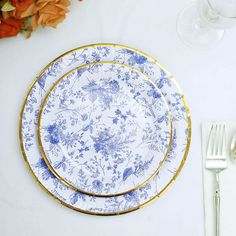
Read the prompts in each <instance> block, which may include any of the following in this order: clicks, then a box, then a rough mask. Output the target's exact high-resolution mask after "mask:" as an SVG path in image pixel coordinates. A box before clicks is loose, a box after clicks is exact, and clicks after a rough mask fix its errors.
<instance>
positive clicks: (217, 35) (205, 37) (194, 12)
mask: <svg viewBox="0 0 236 236" xmlns="http://www.w3.org/2000/svg"><path fill="white" fill-rule="evenodd" d="M176 27H177V33H178V36H179V38H180V39H181V40H182V41H183V43H184V44H186V45H187V46H189V47H191V48H196V49H203V50H204V49H209V48H212V47H214V46H216V45H217V44H218V42H219V41H220V40H221V39H222V38H223V35H224V30H221V29H214V28H212V27H210V26H208V24H207V22H205V21H204V20H203V19H201V18H200V15H199V13H198V9H197V4H196V3H192V4H191V5H189V6H187V7H185V8H184V9H183V10H182V11H181V12H180V14H179V16H178V19H177V26H176Z"/></svg>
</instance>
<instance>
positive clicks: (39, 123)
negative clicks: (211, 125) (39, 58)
mask: <svg viewBox="0 0 236 236" xmlns="http://www.w3.org/2000/svg"><path fill="white" fill-rule="evenodd" d="M106 64H108V65H109V64H110V65H113V64H114V65H119V66H123V67H127V68H129V69H131V70H133V71H135V72H136V73H138V74H141V75H142V76H143V77H144V80H146V81H148V82H150V83H151V84H152V85H153V86H154V87H155V88H156V89H157V91H158V92H159V93H160V94H161V98H162V100H163V101H164V104H165V107H166V109H167V111H168V117H169V121H170V125H169V131H170V139H169V143H168V147H167V150H166V153H165V154H164V158H163V159H162V160H161V162H160V164H159V166H158V167H157V169H156V170H155V172H154V173H153V174H152V175H151V176H149V177H148V178H147V179H146V180H145V181H144V182H143V183H141V184H139V185H137V186H136V187H135V188H132V189H130V190H128V191H124V192H120V193H117V194H94V193H90V192H86V191H84V190H81V189H79V188H76V187H75V186H73V185H72V184H70V183H69V182H68V181H66V180H65V179H64V178H63V177H62V176H61V175H59V174H58V173H57V172H56V170H55V169H54V168H53V167H52V165H51V164H50V162H49V160H48V158H47V155H46V153H45V150H44V147H43V144H42V137H41V133H40V128H41V120H42V112H43V109H44V107H45V104H46V102H47V100H48V97H49V96H50V95H51V93H52V92H53V90H54V89H55V88H56V86H57V85H58V84H59V83H60V82H61V81H62V80H63V79H64V78H66V77H67V76H68V75H69V74H71V73H72V72H74V71H77V70H79V69H82V68H85V67H89V66H92V65H106ZM37 133H38V143H39V150H40V153H41V155H42V157H43V159H44V161H45V162H46V164H47V166H48V168H49V169H50V171H51V172H52V173H53V174H54V175H55V176H56V177H57V178H58V179H59V180H60V181H61V182H62V183H63V184H65V185H67V186H68V187H70V188H72V189H73V190H75V191H78V192H81V193H84V194H87V195H89V196H95V197H116V196H120V195H124V194H126V193H130V192H132V191H135V190H137V189H138V188H141V187H142V186H144V185H145V184H146V183H148V182H149V181H150V180H151V179H152V178H153V177H154V176H155V175H156V174H157V173H158V171H159V170H160V168H161V167H162V165H163V163H164V162H165V161H166V158H167V156H168V154H169V152H170V147H171V142H172V116H171V113H170V111H169V106H168V104H167V102H166V100H165V98H164V96H163V94H162V93H161V91H160V90H159V88H158V87H157V86H156V85H155V84H154V82H153V81H151V80H150V79H149V78H148V76H146V75H145V74H143V73H142V72H141V71H139V70H137V69H135V68H132V67H131V66H128V65H125V64H122V63H119V62H107V61H104V62H92V63H88V64H85V65H82V66H78V67H76V68H75V69H73V70H70V71H69V72H67V73H66V74H65V75H63V76H62V77H61V78H60V79H58V80H57V82H56V83H55V84H54V85H53V86H52V87H51V88H50V90H49V91H48V93H47V95H46V97H45V99H44V100H43V102H42V104H41V106H40V111H39V116H38V125H37Z"/></svg>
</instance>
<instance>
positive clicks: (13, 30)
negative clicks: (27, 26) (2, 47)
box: [0, 18, 24, 38]
mask: <svg viewBox="0 0 236 236" xmlns="http://www.w3.org/2000/svg"><path fill="white" fill-rule="evenodd" d="M23 26H24V24H23V23H22V22H21V21H20V20H17V19H14V18H8V19H5V20H4V19H0V38H6V37H12V36H16V35H17V34H18V33H19V31H20V29H21V28H22V27H23Z"/></svg>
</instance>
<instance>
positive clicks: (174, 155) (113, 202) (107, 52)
mask: <svg viewBox="0 0 236 236" xmlns="http://www.w3.org/2000/svg"><path fill="white" fill-rule="evenodd" d="M134 55H136V56H144V57H145V58H146V61H145V62H144V63H143V64H139V63H138V62H140V61H137V62H136V61H135V57H134ZM59 60H60V70H58V73H57V74H55V75H53V74H52V73H51V72H50V71H51V69H52V68H54V66H52V65H54V64H55V63H57V62H58V61H59ZM59 60H56V61H55V62H53V64H49V65H48V66H47V67H46V69H45V71H44V73H42V75H40V77H39V78H38V80H37V81H36V82H35V84H34V86H33V87H32V88H31V90H30V92H29V94H28V96H27V99H26V103H25V105H24V107H23V111H22V115H21V134H20V135H21V139H22V144H23V147H22V148H23V153H24V154H25V158H26V160H27V162H28V163H29V165H30V168H31V171H32V173H33V174H34V175H35V177H36V179H37V180H38V181H39V182H40V183H41V185H42V186H43V187H44V188H45V189H46V190H47V191H48V192H49V193H50V194H51V195H53V196H54V197H55V198H57V199H58V200H59V201H60V202H61V203H62V204H65V205H66V206H69V207H71V208H73V209H75V210H78V211H82V212H86V213H92V214H98V215H99V214H111V215H112V214H119V213H121V212H122V213H123V212H129V211H132V210H135V209H138V208H140V206H143V205H144V204H145V203H147V202H149V201H151V200H153V199H154V198H156V197H158V196H160V195H161V194H162V193H163V192H165V189H166V188H167V187H168V186H169V185H170V184H171V183H172V182H173V181H174V180H175V179H176V177H177V175H178V173H179V172H180V170H181V168H182V166H183V163H184V160H185V158H186V155H187V151H188V147H189V140H190V135H191V130H190V128H191V127H190V117H189V114H188V107H187V106H186V104H185V98H184V96H183V94H182V92H181V91H180V90H179V88H178V86H177V85H176V82H175V79H174V78H171V77H170V75H169V74H168V73H167V72H166V71H164V70H163V69H161V68H160V66H159V64H158V63H157V62H156V61H155V60H154V59H151V58H150V57H148V56H146V55H145V54H143V53H141V52H138V51H136V50H133V49H127V48H126V47H124V46H114V45H109V44H104V45H94V46H92V47H91V46H88V47H84V48H79V49H75V50H74V51H72V52H69V53H67V54H65V55H64V56H62V57H60V59H59ZM95 61H115V62H119V63H123V64H127V65H131V66H132V67H133V68H136V69H138V70H140V71H141V72H143V73H144V74H145V75H147V76H149V78H151V79H152V81H154V82H155V84H156V85H157V86H158V87H159V88H160V89H161V92H162V94H163V95H164V97H165V99H166V101H167V102H168V104H169V108H170V111H171V114H172V117H173V134H174V135H173V142H172V144H171V151H170V153H169V155H168V157H167V160H166V161H165V163H164V164H163V166H162V168H161V169H160V171H159V172H158V174H157V175H156V176H155V177H154V178H153V179H152V180H150V181H149V182H148V183H147V184H146V185H145V186H143V187H141V188H139V189H138V190H136V191H133V192H131V193H128V194H125V195H121V196H117V197H92V196H89V195H86V194H82V193H79V192H76V191H74V190H72V189H71V188H69V187H67V186H66V185H64V184H63V183H62V182H60V181H59V180H58V179H57V178H55V177H54V175H53V174H49V173H51V172H50V170H49V169H48V168H47V167H46V166H45V165H44V161H43V160H42V157H41V155H40V152H39V148H38V143H37V114H38V110H39V109H40V105H41V102H42V100H43V99H44V98H45V96H46V91H49V89H50V88H51V86H52V85H53V84H54V83H55V82H56V81H57V80H58V79H59V78H60V77H62V76H63V75H64V74H65V73H66V72H68V71H70V70H72V69H74V68H76V67H78V66H81V65H83V64H86V63H91V62H95ZM49 73H50V74H49ZM41 79H43V82H41V83H40V84H41V86H40V84H39V83H38V81H40V80H41ZM122 115H125V114H124V112H122ZM84 119H86V115H85V116H84ZM118 119H122V118H121V116H119V117H118ZM74 122H76V119H75V120H74ZM115 122H116V120H115ZM60 125H61V127H62V128H63V123H62V124H60ZM89 127H90V126H89ZM128 174H129V170H127V171H126V174H125V175H124V176H126V175H128ZM81 177H82V178H86V176H84V175H81ZM122 177H123V176H122ZM100 184H101V183H99V182H95V183H94V187H98V188H99V187H100Z"/></svg>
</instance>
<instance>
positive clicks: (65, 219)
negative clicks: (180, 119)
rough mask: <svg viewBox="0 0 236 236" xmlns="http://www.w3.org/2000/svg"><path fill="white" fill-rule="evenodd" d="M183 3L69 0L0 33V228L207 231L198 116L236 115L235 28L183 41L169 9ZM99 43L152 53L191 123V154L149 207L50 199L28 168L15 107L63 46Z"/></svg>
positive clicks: (25, 231)
mask: <svg viewBox="0 0 236 236" xmlns="http://www.w3.org/2000/svg"><path fill="white" fill-rule="evenodd" d="M188 2H189V1H187V0H179V1H173V0H165V1H161V0H148V1H147V0H120V1H118V0H99V1H95V0H84V1H83V2H82V3H80V2H77V1H73V3H72V5H71V7H70V10H71V12H70V13H69V14H68V17H67V18H66V20H65V21H64V22H63V23H62V24H60V25H59V26H58V28H57V30H51V29H45V30H43V31H42V30H38V31H37V32H36V33H34V34H33V35H32V37H31V38H30V39H29V40H25V39H24V38H23V37H21V36H19V37H17V38H12V39H6V40H1V41H0V108H1V110H0V132H1V134H0V147H1V149H0V158H1V163H0V235H2V236H15V235H17V236H32V235H34V236H41V235H44V236H47V235H57V236H61V235H75V234H76V235H88V236H90V235H91V236H92V235H96V236H110V235H113V236H121V235H122V236H128V235H136V236H143V235H161V236H170V235H181V236H189V235H191V236H202V235H203V234H204V218H203V216H204V214H203V212H204V211H203V187H202V157H201V135H200V123H201V122H202V121H204V120H218V119H219V120H235V119H236V112H235V101H236V95H235V88H236V57H235V55H236V46H235V38H236V28H233V29H230V30H228V31H227V32H226V34H225V37H224V39H223V41H222V42H221V43H220V44H219V45H218V46H217V47H216V48H214V49H213V50H209V51H206V52H198V51H196V50H192V49H190V48H188V47H186V46H185V45H183V43H182V42H181V41H180V40H179V39H178V37H177V34H176V17H177V15H178V13H179V11H180V10H181V9H182V8H183V7H185V5H186V4H188ZM96 42H114V43H120V44H125V45H129V46H132V47H135V48H138V49H140V50H142V51H144V52H146V53H148V54H150V55H151V56H153V57H155V58H156V59H158V60H159V61H160V62H161V63H162V64H163V65H164V66H165V67H166V68H167V69H168V70H169V71H170V72H171V73H172V74H173V75H175V78H176V79H177V80H178V82H179V83H180V85H181V87H182V89H183V91H184V92H185V94H186V98H187V101H188V104H189V106H190V108H191V114H192V122H193V124H192V125H193V126H192V130H193V134H192V144H191V149H190V153H189V157H188V159H187V162H186V164H185V166H184V168H183V170H182V172H181V174H180V176H179V177H178V178H177V180H176V182H175V183H174V184H173V185H172V187H171V188H170V189H169V190H168V191H167V192H166V193H165V194H164V195H163V196H162V197H161V198H160V199H158V200H156V201H155V202H153V203H152V204H150V205H148V206H147V207H145V208H143V209H141V210H139V211H136V212H133V213H129V214H126V215H121V216H115V217H98V216H90V215H85V214H82V213H78V212H75V211H72V210H70V209H68V208H66V207H64V206H62V205H60V204H58V203H57V202H56V201H54V200H53V199H52V198H50V197H49V196H48V195H47V194H46V193H45V192H44V191H42V189H41V188H40V187H39V186H38V185H37V184H36V182H35V180H34V179H33V178H32V177H31V175H30V174H29V171H28V169H27V168H26V165H25V163H24V161H23V158H22V155H21V152H20V147H19V141H18V119H19V112H20V108H21V105H22V102H23V98H24V96H25V94H26V91H27V89H28V87H29V85H30V83H31V82H32V81H33V79H34V78H35V76H36V75H37V73H38V72H39V71H40V70H41V69H42V68H43V67H44V66H45V65H46V64H48V62H50V61H51V60H52V59H54V58H55V57H57V56H59V55H60V54H61V53H63V52H65V51H67V50H69V49H72V48H74V47H78V46H81V45H84V44H90V43H96Z"/></svg>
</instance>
